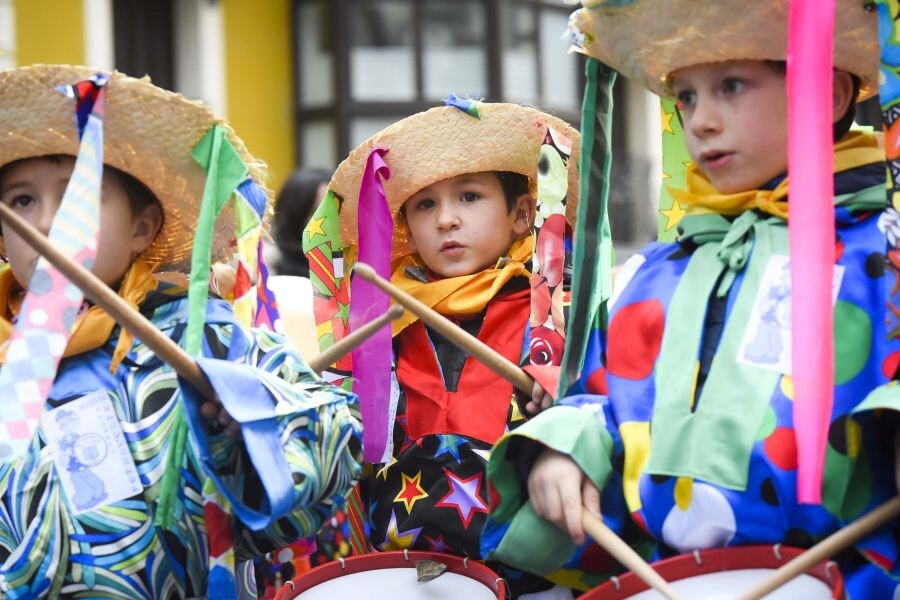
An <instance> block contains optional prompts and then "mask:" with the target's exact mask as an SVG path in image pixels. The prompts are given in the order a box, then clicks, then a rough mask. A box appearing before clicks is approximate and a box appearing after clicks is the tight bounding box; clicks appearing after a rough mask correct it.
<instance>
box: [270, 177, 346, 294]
mask: <svg viewBox="0 0 900 600" xmlns="http://www.w3.org/2000/svg"><path fill="white" fill-rule="evenodd" d="M330 178H331V173H330V172H329V171H326V170H325V169H312V168H301V169H297V170H296V171H294V172H293V173H292V174H291V176H290V177H289V178H288V180H287V181H286V182H285V184H284V186H283V187H282V188H281V191H280V192H278V198H277V199H276V201H275V217H274V220H273V221H272V229H271V234H272V238H273V240H274V241H275V249H277V253H274V254H275V256H273V257H272V258H271V260H267V262H268V263H269V265H271V267H272V270H273V271H274V273H275V275H296V276H298V277H306V278H308V277H309V263H308V262H307V261H306V257H305V256H303V246H302V240H301V238H300V236H301V235H302V234H303V228H304V227H306V224H307V223H308V222H309V219H310V218H311V217H312V216H313V213H314V212H316V208H318V206H319V203H321V202H322V198H324V197H325V192H326V189H327V187H328V180H329V179H330ZM268 258H269V257H267V259H268Z"/></svg>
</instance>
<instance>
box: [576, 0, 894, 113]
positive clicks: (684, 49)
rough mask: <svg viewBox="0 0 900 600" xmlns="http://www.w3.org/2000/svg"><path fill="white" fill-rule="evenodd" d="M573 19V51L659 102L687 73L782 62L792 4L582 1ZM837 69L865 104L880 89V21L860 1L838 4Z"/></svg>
mask: <svg viewBox="0 0 900 600" xmlns="http://www.w3.org/2000/svg"><path fill="white" fill-rule="evenodd" d="M582 4H584V5H585V8H582V9H581V10H578V11H576V12H575V13H574V14H573V15H572V18H571V21H570V35H571V37H572V43H573V45H574V46H575V49H576V50H578V51H580V52H582V53H584V54H587V55H588V56H591V57H593V58H596V59H597V60H600V61H601V62H603V63H605V64H607V65H609V66H610V67H612V68H613V69H615V70H616V71H618V72H619V73H621V74H623V75H624V76H625V77H628V78H629V79H631V80H633V81H635V82H637V83H639V84H640V85H643V86H645V87H646V88H647V89H649V90H650V91H651V92H653V93H655V94H658V95H659V96H663V97H668V96H671V90H670V89H669V87H668V80H669V76H670V75H671V74H672V73H673V72H675V71H677V70H678V69H682V68H685V67H690V66H693V65H699V64H705V63H715V62H722V61H726V60H742V59H744V60H778V61H783V60H785V56H786V55H787V21H788V2H787V0H753V1H751V2H747V1H746V0H715V1H707V2H697V1H696V0H632V1H630V2H606V1H604V0H599V1H598V0H593V1H587V0H585V1H583V2H582ZM834 27H835V32H834V48H835V52H834V66H835V67H836V68H838V69H841V70H844V71H848V72H850V73H853V74H854V75H856V76H858V77H859V78H860V80H861V82H862V87H861V89H860V99H865V98H868V97H870V96H872V95H874V94H875V93H876V92H877V91H878V62H879V51H878V17H877V15H876V14H875V11H874V9H871V10H870V9H869V8H868V7H864V6H863V2H862V0H837V1H836V18H835V21H834Z"/></svg>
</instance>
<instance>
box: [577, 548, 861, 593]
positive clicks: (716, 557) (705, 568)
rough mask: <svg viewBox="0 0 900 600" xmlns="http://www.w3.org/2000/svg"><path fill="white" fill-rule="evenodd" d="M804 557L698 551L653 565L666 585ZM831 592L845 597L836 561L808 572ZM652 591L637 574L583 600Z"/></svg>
mask: <svg viewBox="0 0 900 600" xmlns="http://www.w3.org/2000/svg"><path fill="white" fill-rule="evenodd" d="M802 553H803V550H802V549H800V548H794V547H791V546H782V545H780V544H776V545H775V546H734V547H729V548H716V549H713V550H695V551H694V552H693V553H691V554H682V555H679V556H673V557H671V558H666V559H664V560H661V561H658V562H655V563H653V568H654V569H656V571H657V572H658V573H659V574H660V575H661V576H662V577H663V579H665V580H666V581H669V582H673V581H679V580H681V579H687V578H688V577H695V576H697V575H709V574H711V573H719V572H722V571H735V570H738V569H777V568H778V567H781V566H782V565H784V563H786V562H788V561H789V560H791V559H793V558H795V557H797V556H799V555H800V554H802ZM806 574H807V575H811V576H812V577H815V578H816V579H818V580H819V581H821V582H822V583H824V584H825V585H827V586H828V587H829V589H831V597H832V599H834V600H840V599H841V598H843V597H844V578H843V576H841V572H840V571H839V570H838V568H837V565H836V564H835V563H834V562H832V561H827V562H821V563H819V564H818V565H816V566H815V567H813V568H812V569H810V570H808V571H806ZM648 589H650V587H649V586H648V585H647V584H646V583H644V582H643V581H641V579H640V578H639V577H637V576H636V575H635V574H634V573H626V574H625V575H622V576H621V577H612V578H610V580H609V581H607V582H606V583H604V584H602V585H600V586H598V587H595V588H593V589H592V590H590V591H589V592H587V593H586V594H584V595H583V596H581V598H580V600H607V599H613V598H627V597H629V596H633V595H635V594H638V593H640V592H644V591H647V590H648Z"/></svg>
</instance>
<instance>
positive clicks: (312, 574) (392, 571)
mask: <svg viewBox="0 0 900 600" xmlns="http://www.w3.org/2000/svg"><path fill="white" fill-rule="evenodd" d="M420 560H429V561H435V562H437V563H442V564H444V565H446V566H447V570H446V572H444V573H443V574H441V575H439V576H437V577H435V578H434V579H431V580H429V581H424V582H421V583H420V582H419V581H418V577H417V573H416V561H420ZM291 598H297V599H299V600H337V599H339V598H347V599H351V600H352V599H354V598H359V599H362V598H391V599H392V600H459V599H460V598H464V599H465V600H502V599H504V598H506V582H505V581H503V579H501V578H500V577H499V576H498V575H497V574H496V573H494V572H493V571H492V570H490V569H489V568H487V567H486V566H484V565H483V564H481V563H479V562H476V561H474V560H469V559H468V558H463V557H460V556H453V555H451V554H441V553H439V552H418V551H404V552H373V553H372V554H364V555H362V556H353V557H350V558H346V559H338V560H337V561H334V562H330V563H328V564H325V565H321V566H318V567H316V568H314V569H312V570H311V571H309V572H308V573H304V574H303V575H301V576H300V577H297V578H296V579H292V580H291V581H289V582H287V583H286V584H285V585H284V586H283V587H282V588H281V591H279V592H278V594H277V595H276V596H275V600H289V599H291Z"/></svg>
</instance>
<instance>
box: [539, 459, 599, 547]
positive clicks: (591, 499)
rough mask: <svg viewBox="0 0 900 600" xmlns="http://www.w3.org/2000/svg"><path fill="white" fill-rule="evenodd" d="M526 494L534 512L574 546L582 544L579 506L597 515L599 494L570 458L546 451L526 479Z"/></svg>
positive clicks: (582, 532)
mask: <svg viewBox="0 0 900 600" xmlns="http://www.w3.org/2000/svg"><path fill="white" fill-rule="evenodd" d="M528 494H529V496H530V497H531V506H532V507H533V508H534V512H535V513H536V514H537V515H538V516H539V517H543V518H544V519H546V520H548V521H550V522H551V523H553V524H554V525H556V526H557V527H559V528H560V529H562V530H563V531H565V532H567V533H568V534H569V535H570V536H571V537H572V539H573V540H574V541H575V543H576V544H583V543H584V527H582V525H581V511H582V510H583V508H582V507H587V508H588V509H589V510H591V511H592V512H595V513H596V514H597V515H599V514H600V491H599V490H598V489H597V487H596V486H595V485H594V483H593V482H592V481H591V480H590V479H588V477H587V476H586V475H585V474H584V472H583V471H582V470H581V469H580V468H579V467H578V465H577V464H575V461H573V460H572V459H571V458H569V457H568V456H566V455H565V454H562V453H560V452H557V451H556V450H551V449H550V448H547V449H546V450H544V451H543V452H542V453H541V455H540V456H539V457H538V459H537V460H536V461H535V462H534V467H532V469H531V474H530V475H529V476H528Z"/></svg>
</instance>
